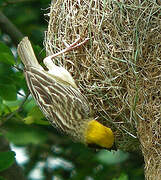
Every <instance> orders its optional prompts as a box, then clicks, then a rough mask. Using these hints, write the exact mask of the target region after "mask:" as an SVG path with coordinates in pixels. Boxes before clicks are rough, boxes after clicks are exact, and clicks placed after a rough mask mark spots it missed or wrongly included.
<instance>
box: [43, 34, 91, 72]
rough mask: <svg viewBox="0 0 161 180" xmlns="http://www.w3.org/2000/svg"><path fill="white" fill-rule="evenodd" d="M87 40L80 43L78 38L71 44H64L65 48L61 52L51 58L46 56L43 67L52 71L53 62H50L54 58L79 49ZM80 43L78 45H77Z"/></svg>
mask: <svg viewBox="0 0 161 180" xmlns="http://www.w3.org/2000/svg"><path fill="white" fill-rule="evenodd" d="M88 40H89V38H86V39H85V40H84V41H82V42H80V37H79V38H77V39H76V40H75V41H74V42H73V43H72V44H70V45H68V44H67V43H66V42H64V44H65V46H66V48H65V49H63V50H61V51H60V52H58V53H55V54H53V55H51V56H48V57H46V58H45V59H44V60H43V62H44V64H45V66H46V67H47V68H48V69H52V68H53V66H54V65H55V64H54V63H53V62H52V59H53V58H55V57H56V56H59V55H60V54H63V53H66V52H68V51H71V50H73V49H75V48H77V47H80V46H81V45H83V44H85V43H86V42H87V41H88ZM79 42H80V43H79Z"/></svg>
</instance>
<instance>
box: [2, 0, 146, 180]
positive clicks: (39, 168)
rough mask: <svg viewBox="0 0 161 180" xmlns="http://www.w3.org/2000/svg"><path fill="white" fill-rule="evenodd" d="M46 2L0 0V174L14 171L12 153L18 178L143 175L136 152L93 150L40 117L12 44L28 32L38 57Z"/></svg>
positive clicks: (109, 179)
mask: <svg viewBox="0 0 161 180" xmlns="http://www.w3.org/2000/svg"><path fill="white" fill-rule="evenodd" d="M49 5H50V1H49V0H3V1H2V0H1V1H0V180H4V179H6V180H8V179H11V180H14V179H16V177H19V175H18V172H17V169H14V164H15V158H16V159H17V161H18V163H19V164H18V166H20V167H22V168H21V169H19V170H20V171H21V173H22V174H23V173H24V175H25V177H24V179H31V180H54V179H57V180H59V179H60V180H67V179H69V180H143V179H144V175H143V158H142V156H141V155H140V154H137V153H134V152H131V153H127V152H122V151H119V150H118V151H117V152H115V151H112V152H108V151H105V150H101V151H97V150H94V149H89V148H87V147H85V146H83V145H81V144H78V143H73V142H72V141H71V140H70V139H69V138H68V137H66V136H64V135H61V134H60V133H59V132H58V131H57V130H56V129H55V128H54V127H52V126H51V125H49V124H48V122H47V121H44V120H45V118H44V116H43V115H42V114H41V112H40V111H39V109H38V108H37V106H36V104H35V102H34V100H33V99H32V97H31V96H30V95H29V92H28V88H27V86H26V82H25V79H24V76H23V72H22V69H23V66H22V64H21V62H20V59H19V58H18V57H17V53H16V47H17V44H18V42H19V40H20V39H21V38H22V37H23V36H28V37H29V39H30V40H31V41H32V44H33V47H34V51H35V53H36V55H37V57H38V59H39V62H41V61H42V59H43V58H44V57H45V50H44V46H43V40H44V31H46V30H47V26H48V20H49V17H48V16H47V15H46V16H44V14H48V13H49V10H50V9H49ZM4 17H7V18H8V21H7V20H6V19H4ZM8 23H12V24H14V25H15V27H16V28H17V31H18V32H19V33H18V35H17V36H16V38H15V37H13V35H12V34H14V31H15V29H14V28H13V27H12V26H8ZM6 24H7V25H6ZM5 25H6V27H5ZM7 141H8V142H7ZM2 142H3V143H2ZM7 143H9V145H10V147H11V149H10V148H9V146H8V145H6V144H7ZM13 151H14V152H15V153H16V156H15V153H13ZM12 168H13V169H14V177H13V174H12V171H10V170H12ZM6 172H7V173H8V176H6Z"/></svg>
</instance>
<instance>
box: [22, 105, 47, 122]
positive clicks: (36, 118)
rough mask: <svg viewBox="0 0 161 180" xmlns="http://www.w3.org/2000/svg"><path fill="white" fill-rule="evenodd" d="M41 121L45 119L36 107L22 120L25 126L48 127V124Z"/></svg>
mask: <svg viewBox="0 0 161 180" xmlns="http://www.w3.org/2000/svg"><path fill="white" fill-rule="evenodd" d="M43 119H45V118H44V115H43V113H42V112H41V111H40V109H39V107H38V106H37V105H36V106H34V107H33V108H32V109H31V110H30V111H29V113H28V114H27V117H26V118H24V121H25V123H26V124H32V123H36V124H41V125H49V122H48V121H46V120H43Z"/></svg>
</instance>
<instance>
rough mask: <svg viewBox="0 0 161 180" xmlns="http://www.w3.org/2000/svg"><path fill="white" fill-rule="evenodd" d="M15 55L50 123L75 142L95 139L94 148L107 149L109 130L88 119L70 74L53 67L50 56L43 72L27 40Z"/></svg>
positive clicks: (87, 110) (84, 102)
mask: <svg viewBox="0 0 161 180" xmlns="http://www.w3.org/2000/svg"><path fill="white" fill-rule="evenodd" d="M84 42H85V41H84ZM81 44H82V43H80V45H81ZM75 47H78V45H76V43H73V44H72V45H71V46H69V47H68V48H67V49H66V51H64V50H63V51H62V53H63V52H67V51H69V50H71V49H74V48H75ZM18 54H19V56H20V57H21V60H22V62H23V64H24V65H25V68H24V74H25V78H26V81H27V85H28V87H29V89H30V92H31V94H32V96H33V97H34V99H35V100H36V102H37V104H38V105H39V107H40V109H41V110H42V112H43V113H44V115H45V116H46V118H47V119H48V120H49V121H50V122H51V124H52V125H55V126H56V127H57V128H58V129H60V130H61V131H63V132H64V133H66V134H69V135H70V136H72V137H73V139H75V140H77V141H79V142H82V143H84V144H87V143H88V142H89V143H91V144H93V143H95V142H93V139H94V141H95V138H94V136H96V137H97V138H96V139H97V141H100V140H101V143H97V142H96V144H97V145H99V146H101V147H105V148H110V147H111V146H112V144H113V141H114V137H113V133H112V131H111V129H110V128H107V127H105V126H103V125H101V124H100V123H98V122H96V120H94V119H93V118H92V117H91V111H90V107H89V103H88V101H87V99H86V97H85V96H84V95H82V94H81V92H80V91H79V89H78V88H77V86H76V84H75V82H74V79H73V78H72V76H71V75H70V73H69V72H68V71H67V70H66V69H64V68H63V67H58V66H56V65H55V64H54V63H53V62H52V60H51V58H52V57H47V58H45V59H44V64H45V65H46V67H47V68H48V71H46V70H44V68H43V67H42V66H41V65H40V64H39V63H38V61H37V59H36V57H35V54H34V52H33V49H32V46H31V43H30V41H29V40H28V38H27V37H25V38H23V40H22V41H21V42H20V44H19V45H18ZM58 54H61V53H58ZM54 57H55V56H54ZM97 127H98V129H99V127H100V129H101V131H100V130H99V131H100V132H98V135H97V131H96V130H95V128H96V129H97ZM93 130H94V131H93ZM95 131H96V132H95ZM91 132H92V133H91ZM93 132H94V133H93ZM95 133H96V134H95ZM99 136H100V137H99ZM104 136H105V137H104ZM106 138H107V140H106ZM106 141H107V142H106ZM104 144H105V145H104Z"/></svg>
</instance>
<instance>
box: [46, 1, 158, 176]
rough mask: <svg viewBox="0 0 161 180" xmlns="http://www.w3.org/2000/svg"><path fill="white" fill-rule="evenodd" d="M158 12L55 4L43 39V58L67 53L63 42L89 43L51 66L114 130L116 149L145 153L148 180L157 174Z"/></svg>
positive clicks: (140, 6)
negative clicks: (64, 74)
mask: <svg viewBox="0 0 161 180" xmlns="http://www.w3.org/2000/svg"><path fill="white" fill-rule="evenodd" d="M160 9H161V6H160V4H159V1H158V2H157V1H151V0H147V1H140V0H136V1H130V0H127V1H123V0H122V1H117V0H116V1H112V0H107V1H95V0H90V1H87V0H82V1H80V0H73V1H69V0H54V1H53V2H52V3H51V7H50V13H49V14H48V15H49V16H50V19H49V26H48V31H47V32H46V38H45V47H46V52H47V55H50V54H53V53H56V52H58V51H60V50H62V49H63V48H65V46H64V43H63V40H65V41H66V42H67V43H68V44H71V43H72V42H74V41H75V39H76V38H77V37H78V35H79V36H80V37H81V39H82V40H84V39H85V38H86V37H89V38H90V40H89V41H88V43H86V44H85V45H84V46H82V47H80V48H77V50H75V51H72V52H69V53H68V54H65V55H63V56H61V57H59V58H57V59H56V60H55V63H56V64H58V65H63V66H64V67H65V68H67V70H68V71H69V72H71V74H72V75H73V77H74V79H75V81H76V84H77V85H78V87H79V88H80V89H81V91H82V93H84V94H85V95H86V97H87V98H88V100H89V102H90V104H91V107H92V109H93V115H94V117H95V118H97V120H98V121H100V122H102V123H103V124H105V125H107V126H109V127H111V128H112V129H113V131H114V133H115V140H116V146H117V148H119V149H122V150H125V151H139V150H141V151H142V152H143V155H144V159H145V163H146V165H145V168H146V171H147V173H146V174H147V175H146V176H147V179H148V178H149V179H150V177H151V175H152V174H153V172H155V174H157V173H158V174H159V173H161V170H160V171H159V169H161V141H160V140H161V59H160V57H161V43H160V42H161V34H160V32H161V21H160V17H159V16H160V14H159V11H160ZM140 144H141V146H140ZM140 147H141V148H140ZM150 167H151V168H150ZM157 169H158V172H157V173H156V170H157ZM150 171H151V172H150ZM148 173H149V175H148ZM155 177H156V176H155ZM158 177H159V176H158ZM155 179H156V178H155Z"/></svg>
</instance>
